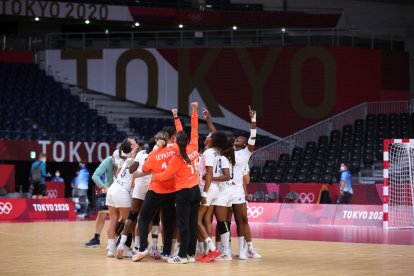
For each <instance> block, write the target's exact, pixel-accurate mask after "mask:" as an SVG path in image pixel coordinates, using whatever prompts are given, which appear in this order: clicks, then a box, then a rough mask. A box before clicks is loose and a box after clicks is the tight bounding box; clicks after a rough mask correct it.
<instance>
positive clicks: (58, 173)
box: [50, 171, 65, 182]
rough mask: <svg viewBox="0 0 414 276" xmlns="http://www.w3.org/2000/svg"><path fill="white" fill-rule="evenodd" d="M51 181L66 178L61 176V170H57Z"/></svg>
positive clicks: (61, 180) (62, 180)
mask: <svg viewBox="0 0 414 276" xmlns="http://www.w3.org/2000/svg"><path fill="white" fill-rule="evenodd" d="M50 181H52V182H65V180H64V179H63V178H62V177H60V171H56V172H55V176H54V177H52V179H50Z"/></svg>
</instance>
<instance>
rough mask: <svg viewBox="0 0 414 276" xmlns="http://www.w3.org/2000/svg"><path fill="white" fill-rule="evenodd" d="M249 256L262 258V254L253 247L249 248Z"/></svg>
mask: <svg viewBox="0 0 414 276" xmlns="http://www.w3.org/2000/svg"><path fill="white" fill-rule="evenodd" d="M247 257H249V258H253V259H261V258H262V256H261V255H260V254H259V253H257V252H256V250H255V249H254V248H252V249H251V250H247Z"/></svg>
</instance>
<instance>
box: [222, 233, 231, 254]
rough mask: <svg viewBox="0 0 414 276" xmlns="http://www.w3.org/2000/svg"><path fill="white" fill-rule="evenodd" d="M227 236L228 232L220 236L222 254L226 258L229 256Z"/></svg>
mask: <svg viewBox="0 0 414 276" xmlns="http://www.w3.org/2000/svg"><path fill="white" fill-rule="evenodd" d="M229 236H230V232H226V233H224V234H221V244H222V245H223V253H224V254H226V255H227V256H231V252H230V243H229Z"/></svg>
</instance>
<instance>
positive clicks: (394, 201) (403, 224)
mask: <svg viewBox="0 0 414 276" xmlns="http://www.w3.org/2000/svg"><path fill="white" fill-rule="evenodd" d="M413 187H414V140H412V141H411V140H408V139H404V140H401V139H387V140H384V216H383V217H384V229H401V228H414V210H413V207H414V206H413V202H414V189H413Z"/></svg>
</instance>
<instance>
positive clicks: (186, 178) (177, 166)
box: [152, 112, 199, 191]
mask: <svg viewBox="0 0 414 276" xmlns="http://www.w3.org/2000/svg"><path fill="white" fill-rule="evenodd" d="M175 146H176V147H177V149H178V145H177V144H175V145H174V147H175ZM186 152H187V155H188V157H189V158H190V160H191V165H189V164H187V163H186V162H185V161H184V160H183V158H182V157H181V155H180V153H179V151H178V153H176V154H175V155H174V157H172V159H171V160H170V163H169V164H168V168H167V169H166V170H165V171H163V172H158V173H153V175H152V179H153V180H154V181H168V180H169V179H174V177H175V190H176V191H179V190H181V189H185V188H192V187H194V186H195V185H198V183H199V179H198V171H197V170H198V114H197V113H196V112H193V113H192V114H191V138H190V143H189V144H188V145H187V148H186Z"/></svg>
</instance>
